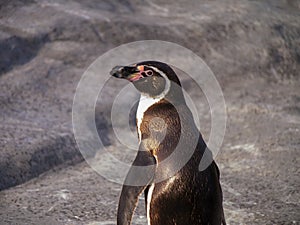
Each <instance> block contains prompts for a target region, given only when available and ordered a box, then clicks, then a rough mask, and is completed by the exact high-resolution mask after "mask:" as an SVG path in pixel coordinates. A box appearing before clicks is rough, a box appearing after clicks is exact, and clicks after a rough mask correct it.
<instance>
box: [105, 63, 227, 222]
mask: <svg viewBox="0 0 300 225" xmlns="http://www.w3.org/2000/svg"><path fill="white" fill-rule="evenodd" d="M110 74H111V75H112V76H113V77H116V78H121V79H126V80H128V81H130V82H131V83H132V84H133V85H134V87H135V88H136V89H137V90H138V91H139V92H140V94H141V97H140V101H139V105H138V108H137V113H136V123H137V133H138V138H139V150H138V153H137V156H136V158H135V160H134V162H133V164H132V167H131V169H130V170H129V172H128V174H127V176H126V178H125V182H124V184H123V187H122V191H121V195H120V199H119V204H118V212H117V224H118V225H129V224H131V221H132V216H133V212H134V210H135V208H136V205H137V202H138V198H139V196H140V195H141V194H142V193H143V192H144V195H145V205H146V213H147V221H148V225H220V224H223V225H225V224H226V222H225V217H224V211H223V205H222V204H223V197H222V189H221V185H220V181H219V179H220V172H219V169H218V166H217V165H216V163H215V161H214V160H213V158H212V154H211V152H210V151H209V149H208V148H207V145H206V143H205V142H204V140H203V138H202V135H201V133H200V131H199V130H198V128H197V127H196V125H195V122H194V119H193V116H192V113H191V111H190V109H189V108H188V106H187V104H186V102H185V99H184V95H183V91H182V87H181V83H180V80H179V78H178V76H177V75H176V73H175V72H174V70H173V69H172V68H171V67H170V66H169V65H167V64H166V63H163V62H158V61H145V62H140V63H136V64H132V65H128V66H116V67H114V68H113V69H112V70H111V72H110ZM178 146H180V147H179V148H178ZM205 151H208V152H209V154H207V152H206V153H205ZM175 152H176V154H175ZM204 153H205V154H204ZM174 154H175V155H176V157H175V158H174V157H173V158H172V160H168V159H170V158H171V157H172V155H174ZM186 156H188V157H187V158H186ZM202 158H205V160H208V162H209V164H208V166H207V168H206V169H204V170H202V171H200V170H199V165H200V162H201V159H202ZM162 165H163V166H162ZM136 166H140V167H146V168H149V169H148V170H145V172H141V171H140V172H139V171H138V170H135V169H134V168H135V167H136ZM160 178H161V179H160ZM131 182H133V183H135V185H130V184H131Z"/></svg>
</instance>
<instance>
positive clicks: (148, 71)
mask: <svg viewBox="0 0 300 225" xmlns="http://www.w3.org/2000/svg"><path fill="white" fill-rule="evenodd" d="M141 75H142V76H143V77H149V76H152V75H153V71H152V70H146V71H143V72H141Z"/></svg>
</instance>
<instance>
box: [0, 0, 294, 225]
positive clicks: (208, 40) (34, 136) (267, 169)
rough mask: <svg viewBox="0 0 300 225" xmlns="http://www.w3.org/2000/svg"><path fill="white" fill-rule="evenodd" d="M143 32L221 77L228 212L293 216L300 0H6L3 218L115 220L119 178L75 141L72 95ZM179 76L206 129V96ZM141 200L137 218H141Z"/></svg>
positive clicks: (101, 126) (101, 113)
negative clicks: (97, 167) (97, 166)
mask: <svg viewBox="0 0 300 225" xmlns="http://www.w3.org/2000/svg"><path fill="white" fill-rule="evenodd" d="M148 39H158V40H164V41H170V42H175V43H177V44H180V45H182V46H184V47H186V48H189V49H191V50H192V51H194V52H195V53H196V54H198V55H199V56H201V57H202V58H203V59H204V60H205V62H206V63H207V64H208V66H209V67H210V68H211V69H212V71H213V73H214V74H215V76H216V78H217V79H218V81H219V83H220V85H221V88H222V90H223V92H224V97H225V101H226V106H227V113H228V120H227V130H226V135H225V138H224V142H223V147H222V150H221V151H220V152H219V154H218V156H217V158H216V161H217V163H218V165H219V167H220V170H221V183H222V186H223V192H224V208H225V216H226V218H227V222H228V224H260V225H261V224H300V203H299V200H300V194H299V190H300V179H299V168H300V166H299V165H300V162H299V161H300V155H299V151H300V138H299V137H300V75H299V71H300V2H299V1H297V0H294V1H293V0H265V1H258V0H257V1H255V0H241V1H234V0H226V1H216V0H210V1H209V0H201V1H198V0H179V1H166V0H142V1H137V0H110V1H108V0H103V1H102V0H98V1H97V0H86V1H79V0H28V1H25V0H24V1H23V0H11V1H5V0H1V1H0V119H1V123H0V190H1V191H0V224H1V225H4V224H22V225H23V224H51V225H52V224H75V225H81V224H89V225H92V224H93V225H96V224H115V223H116V222H115V220H116V209H117V202H118V196H119V194H120V190H121V185H119V184H115V183H112V182H109V181H107V180H106V179H104V178H103V177H101V176H99V175H98V174H97V173H96V172H95V171H93V170H92V169H91V168H90V167H89V165H88V164H87V163H86V162H85V161H84V159H83V158H82V156H81V154H80V152H79V151H78V149H77V146H76V142H75V139H74V135H73V132H72V104H73V97H74V93H75V90H76V86H77V84H78V82H79V80H80V78H81V76H82V74H83V72H84V71H85V70H86V69H87V67H88V66H89V65H90V64H91V63H92V62H93V61H94V60H95V59H96V58H97V57H98V56H100V55H102V54H103V53H104V52H106V51H108V50H109V49H111V48H114V47H116V46H119V45H121V44H125V43H127V42H132V41H138V40H148ZM181 80H182V83H183V87H184V88H185V90H186V91H187V92H188V93H190V95H191V96H193V97H197V99H198V102H196V103H195V104H198V105H199V106H200V108H201V109H202V110H201V114H200V115H199V117H200V121H201V132H202V133H203V136H204V138H205V139H207V138H208V135H209V131H210V128H209V126H210V116H209V107H208V106H207V104H205V102H206V99H205V96H204V95H203V94H202V93H200V92H199V91H196V90H195V89H194V85H193V83H192V82H191V81H190V80H189V79H184V78H182V79H181ZM116 87H117V85H116ZM87 101H88V99H87ZM111 102H112V98H111V96H110V93H109V92H108V93H107V95H106V98H103V99H102V102H101V104H99V105H97V107H96V115H95V121H96V124H97V128H98V130H99V133H100V134H103V135H101V137H102V140H103V142H104V143H105V145H106V147H107V149H111V150H112V151H113V149H114V140H113V139H112V138H111V133H112V128H111V124H110V122H109V121H110V120H109V118H110V114H109V108H110V107H111ZM93 157H97V156H93ZM99 157H100V156H99ZM100 161H101V158H100ZM143 203H144V202H143V199H142V198H141V200H140V203H139V206H138V208H137V210H136V214H135V217H134V223H133V224H146V219H145V212H144V211H145V210H144V206H143Z"/></svg>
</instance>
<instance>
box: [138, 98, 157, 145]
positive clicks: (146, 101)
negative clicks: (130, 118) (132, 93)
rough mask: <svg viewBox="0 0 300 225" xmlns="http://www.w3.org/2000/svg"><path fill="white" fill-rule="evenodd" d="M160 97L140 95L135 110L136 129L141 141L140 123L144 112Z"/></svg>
mask: <svg viewBox="0 0 300 225" xmlns="http://www.w3.org/2000/svg"><path fill="white" fill-rule="evenodd" d="M161 99H162V97H161V98H151V97H149V96H145V95H141V98H140V102H139V105H138V108H137V111H136V119H137V129H138V134H139V141H140V142H141V138H142V133H141V129H140V128H141V124H142V120H143V117H144V113H145V112H146V111H147V109H149V108H150V107H151V106H152V105H153V104H155V103H157V102H159V101H160V100H161Z"/></svg>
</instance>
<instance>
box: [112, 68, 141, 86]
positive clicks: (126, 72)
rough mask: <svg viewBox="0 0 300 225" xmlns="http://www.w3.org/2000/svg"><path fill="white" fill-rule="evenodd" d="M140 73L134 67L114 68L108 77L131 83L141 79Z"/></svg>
mask: <svg viewBox="0 0 300 225" xmlns="http://www.w3.org/2000/svg"><path fill="white" fill-rule="evenodd" d="M141 72H142V71H140V70H139V69H138V68H137V67H136V66H115V67H114V68H113V69H112V70H111V71H110V75H112V76H114V77H116V78H123V79H126V80H129V81H131V82H133V81H137V80H139V79H141V78H143V76H142V74H141Z"/></svg>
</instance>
